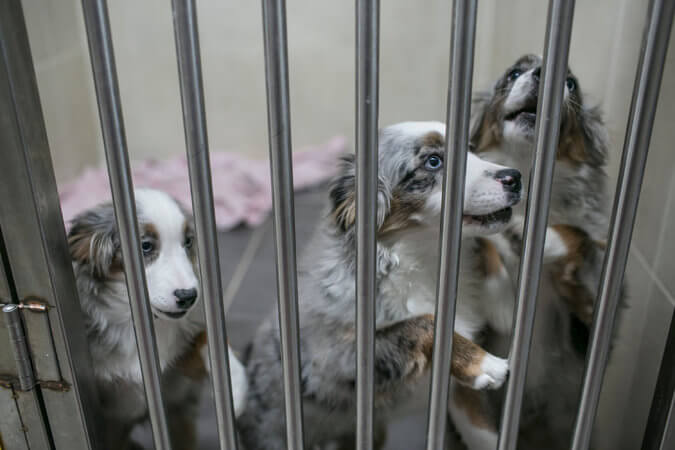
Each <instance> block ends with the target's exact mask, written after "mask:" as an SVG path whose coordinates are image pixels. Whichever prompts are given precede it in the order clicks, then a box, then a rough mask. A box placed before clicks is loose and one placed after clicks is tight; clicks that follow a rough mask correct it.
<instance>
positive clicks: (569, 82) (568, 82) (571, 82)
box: [565, 78, 577, 92]
mask: <svg viewBox="0 0 675 450" xmlns="http://www.w3.org/2000/svg"><path fill="white" fill-rule="evenodd" d="M565 86H567V90H568V91H570V92H572V91H574V90H575V89H576V88H577V82H576V81H574V78H568V79H567V80H565Z"/></svg>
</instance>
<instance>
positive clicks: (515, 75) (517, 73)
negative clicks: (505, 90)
mask: <svg viewBox="0 0 675 450" xmlns="http://www.w3.org/2000/svg"><path fill="white" fill-rule="evenodd" d="M522 74H523V72H521V71H520V69H513V70H512V71H511V72H509V74H508V75H507V77H506V78H507V79H508V80H509V81H513V80H515V79H516V78H518V77H519V76H521V75H522Z"/></svg>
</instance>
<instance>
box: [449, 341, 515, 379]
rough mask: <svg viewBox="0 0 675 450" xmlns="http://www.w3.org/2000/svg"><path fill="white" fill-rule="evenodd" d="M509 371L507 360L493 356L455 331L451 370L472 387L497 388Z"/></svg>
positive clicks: (455, 375) (457, 377)
mask: <svg viewBox="0 0 675 450" xmlns="http://www.w3.org/2000/svg"><path fill="white" fill-rule="evenodd" d="M508 371H509V364H508V361H507V360H505V359H502V358H499V357H497V356H494V355H492V354H490V353H488V352H486V351H485V350H483V348H482V347H480V346H479V345H477V344H475V343H473V342H472V341H471V340H469V339H467V338H465V337H464V336H462V335H460V334H457V333H455V334H454V337H453V345H452V366H451V372H452V375H453V376H454V377H455V379H456V380H457V381H458V382H460V383H462V384H463V385H465V386H468V387H470V388H472V389H498V388H499V387H501V385H502V384H503V383H504V380H505V379H506V375H507V374H508Z"/></svg>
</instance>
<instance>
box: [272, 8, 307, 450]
mask: <svg viewBox="0 0 675 450" xmlns="http://www.w3.org/2000/svg"><path fill="white" fill-rule="evenodd" d="M262 10H263V32H264V41H265V43H264V44H265V81H266V87H267V127H268V134H269V145H270V168H271V172H272V205H273V209H274V242H275V249H276V271H277V292H278V295H279V328H280V332H281V359H282V363H283V374H284V377H283V378H284V380H283V382H284V396H285V408H286V442H287V446H288V448H289V449H296V450H302V449H303V448H304V446H303V441H304V438H303V431H302V429H303V426H302V387H301V384H300V332H299V325H298V285H297V284H298V278H297V269H296V256H295V217H294V214H295V212H294V211H295V207H294V203H293V165H292V159H291V156H292V155H291V148H292V147H291V111H290V99H289V90H288V46H287V41H286V2H285V1H284V0H262Z"/></svg>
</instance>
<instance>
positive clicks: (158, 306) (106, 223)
mask: <svg viewBox="0 0 675 450" xmlns="http://www.w3.org/2000/svg"><path fill="white" fill-rule="evenodd" d="M136 212H137V216H138V221H139V224H138V225H139V231H140V234H141V242H140V243H139V245H140V246H141V251H142V253H143V259H144V264H145V276H146V280H147V284H148V294H149V296H150V304H151V306H152V310H153V313H154V315H155V317H157V318H161V319H177V318H180V317H183V316H184V315H185V314H186V313H187V312H188V311H189V310H190V308H191V307H192V306H193V305H194V303H195V302H196V300H197V298H198V294H199V282H198V280H197V276H196V274H195V265H196V256H195V249H194V248H193V241H194V231H193V226H192V220H191V218H190V217H189V216H188V215H187V214H186V213H185V212H184V211H183V210H182V209H181V208H180V206H179V205H178V204H177V203H176V202H175V201H174V200H173V199H172V198H171V197H169V196H168V195H167V194H165V193H163V192H160V191H155V190H150V189H138V190H136ZM68 244H69V247H70V254H71V257H72V259H73V261H74V262H75V263H76V264H78V265H79V266H80V268H81V269H82V270H84V271H85V273H87V274H88V275H89V276H90V277H91V278H92V280H94V282H95V283H97V284H98V285H99V286H101V287H102V289H106V288H108V289H111V290H112V292H114V293H116V294H122V295H112V296H110V300H111V301H120V302H127V301H128V298H127V295H126V292H127V291H126V286H125V283H124V280H125V278H124V261H123V259H122V251H121V248H120V241H119V233H118V230H117V223H116V221H115V213H114V210H113V206H112V204H110V203H107V204H104V205H101V206H98V207H96V208H93V209H91V210H89V211H86V212H84V213H82V214H80V215H79V216H77V217H76V218H75V219H74V220H73V223H72V227H71V229H70V232H69V233H68Z"/></svg>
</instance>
